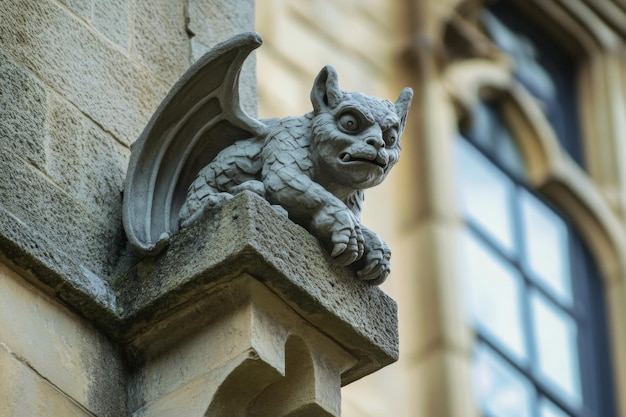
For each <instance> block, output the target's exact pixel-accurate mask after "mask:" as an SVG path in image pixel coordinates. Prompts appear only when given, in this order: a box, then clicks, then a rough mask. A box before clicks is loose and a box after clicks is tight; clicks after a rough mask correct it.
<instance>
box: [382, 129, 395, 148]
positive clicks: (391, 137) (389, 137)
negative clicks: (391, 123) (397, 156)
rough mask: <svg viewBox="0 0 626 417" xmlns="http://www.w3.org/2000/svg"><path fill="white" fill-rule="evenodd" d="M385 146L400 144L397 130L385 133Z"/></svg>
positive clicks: (388, 130) (389, 130)
mask: <svg viewBox="0 0 626 417" xmlns="http://www.w3.org/2000/svg"><path fill="white" fill-rule="evenodd" d="M383 139H384V140H385V146H394V145H395V144H396V142H398V131H397V130H396V129H395V128H391V129H387V130H385V131H384V132H383Z"/></svg>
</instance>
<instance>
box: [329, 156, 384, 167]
mask: <svg viewBox="0 0 626 417" xmlns="http://www.w3.org/2000/svg"><path fill="white" fill-rule="evenodd" d="M339 158H340V159H341V160H342V161H343V162H367V163H369V164H373V165H377V166H379V167H381V168H382V169H385V168H387V161H385V160H384V159H383V158H382V157H380V156H378V155H371V156H370V155H365V154H362V155H351V154H349V153H348V152H342V153H341V154H339Z"/></svg>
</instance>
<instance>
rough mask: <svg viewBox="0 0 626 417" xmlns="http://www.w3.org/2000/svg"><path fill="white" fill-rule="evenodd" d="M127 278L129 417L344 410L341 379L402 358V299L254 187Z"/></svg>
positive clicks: (221, 416) (185, 231)
mask: <svg viewBox="0 0 626 417" xmlns="http://www.w3.org/2000/svg"><path fill="white" fill-rule="evenodd" d="M296 251H297V253H298V254H299V256H298V261H297V262H296V261H294V256H293V254H294V253H295V252H296ZM127 282H129V283H131V282H134V283H135V286H136V288H135V289H134V290H131V291H129V296H128V297H127V298H126V299H121V300H120V301H121V302H123V303H125V308H124V311H125V312H126V320H125V322H126V323H127V327H126V329H125V332H126V334H127V338H128V339H127V340H126V342H125V343H126V345H127V346H128V347H129V351H130V352H131V356H132V358H133V360H132V363H135V364H137V366H136V369H135V370H134V373H133V376H132V383H131V387H132V388H131V390H130V392H131V394H132V395H131V396H130V400H129V403H130V410H129V413H130V415H132V416H133V417H148V416H155V417H156V416H159V417H164V416H165V417H166V416H172V417H174V416H176V417H178V416H180V415H185V416H189V417H195V416H198V417H204V416H207V417H214V416H215V417H218V416H219V417H224V416H233V417H236V416H247V417H248V416H249V417H261V416H272V417H278V416H293V417H295V416H320V417H322V416H323V417H331V416H333V417H338V416H340V403H341V391H340V388H341V386H343V385H345V384H348V383H350V382H352V381H354V380H356V379H359V378H361V377H363V376H365V375H367V374H369V373H372V372H374V371H375V370H377V369H379V368H381V367H383V366H385V365H387V364H389V363H391V362H393V361H395V360H396V359H397V355H398V350H397V348H398V346H397V342H398V339H397V337H398V335H397V318H396V314H397V311H396V305H395V302H394V301H393V300H391V299H390V298H389V297H388V296H386V295H385V294H384V293H383V292H381V291H380V290H379V289H378V288H375V287H370V286H367V285H363V284H362V283H361V282H360V281H358V280H356V279H354V276H353V273H352V272H351V271H349V270H347V269H344V268H340V267H336V266H334V265H333V263H332V262H331V259H330V257H329V255H328V254H326V253H325V252H324V251H323V249H322V248H321V247H320V244H319V242H318V241H317V240H316V239H315V238H314V237H313V236H311V235H310V234H309V233H307V231H306V230H304V229H303V228H301V227H300V226H298V225H296V224H294V223H292V222H291V221H289V220H288V219H287V218H285V217H284V216H282V215H281V214H279V213H277V212H276V211H275V210H274V209H273V208H272V207H271V206H270V205H269V203H267V202H266V201H265V200H264V199H262V198H261V197H259V196H257V195H255V194H253V193H250V192H244V193H242V194H239V195H237V196H235V197H234V198H233V199H232V200H230V201H228V202H226V203H225V204H224V206H223V207H222V208H220V209H218V210H216V211H215V213H213V216H211V217H209V218H207V219H203V220H201V221H199V222H197V223H196V224H194V225H192V226H190V227H189V228H186V229H183V230H181V232H179V233H178V234H176V235H174V236H173V237H172V239H171V241H170V244H169V247H168V249H167V251H165V252H164V253H162V254H161V255H160V256H159V257H155V258H146V259H144V260H143V261H142V262H141V263H139V264H138V265H137V266H136V267H135V268H134V269H133V270H132V271H131V273H130V275H129V276H127ZM130 294H134V296H130Z"/></svg>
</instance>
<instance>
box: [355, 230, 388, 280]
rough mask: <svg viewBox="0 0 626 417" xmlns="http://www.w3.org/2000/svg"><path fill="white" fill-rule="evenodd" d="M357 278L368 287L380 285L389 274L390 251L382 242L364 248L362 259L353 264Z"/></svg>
mask: <svg viewBox="0 0 626 417" xmlns="http://www.w3.org/2000/svg"><path fill="white" fill-rule="evenodd" d="M355 269H356V274H357V277H358V278H359V279H361V280H363V281H366V282H367V283H368V284H370V285H380V284H382V283H383V282H384V281H385V280H386V279H387V277H388V276H389V273H390V272H391V251H390V250H389V247H388V246H387V245H386V244H385V242H383V241H379V242H378V244H377V245H376V246H375V247H371V248H366V249H365V253H364V254H363V257H362V258H361V259H360V260H359V261H358V262H357V263H356V264H355Z"/></svg>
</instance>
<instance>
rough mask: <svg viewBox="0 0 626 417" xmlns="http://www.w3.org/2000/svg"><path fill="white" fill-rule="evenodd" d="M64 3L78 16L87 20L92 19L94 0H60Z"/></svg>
mask: <svg viewBox="0 0 626 417" xmlns="http://www.w3.org/2000/svg"><path fill="white" fill-rule="evenodd" d="M59 1H60V2H61V3H62V4H64V5H66V6H67V7H69V8H70V9H72V11H74V13H76V14H77V15H78V16H80V17H82V18H84V19H85V20H91V17H92V16H93V6H94V5H93V1H94V0H59Z"/></svg>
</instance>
